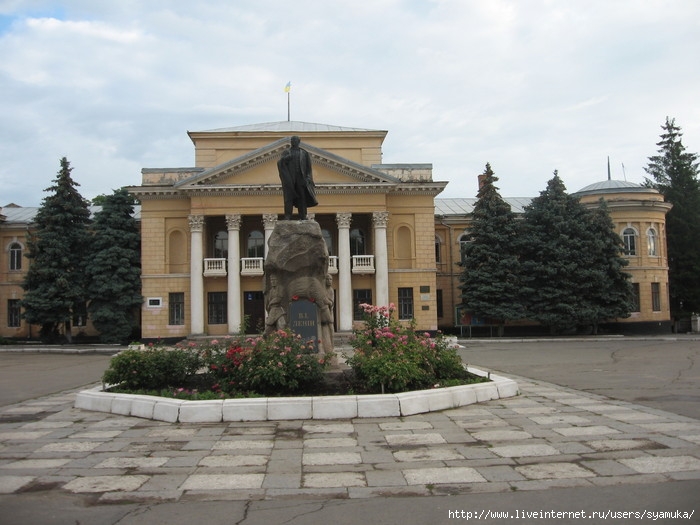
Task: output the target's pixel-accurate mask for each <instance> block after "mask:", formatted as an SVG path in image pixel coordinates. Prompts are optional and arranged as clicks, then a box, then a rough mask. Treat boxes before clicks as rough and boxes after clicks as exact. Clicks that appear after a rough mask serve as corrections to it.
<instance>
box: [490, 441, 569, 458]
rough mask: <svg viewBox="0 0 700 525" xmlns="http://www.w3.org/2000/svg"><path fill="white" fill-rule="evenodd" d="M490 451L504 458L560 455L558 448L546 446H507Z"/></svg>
mask: <svg viewBox="0 0 700 525" xmlns="http://www.w3.org/2000/svg"><path fill="white" fill-rule="evenodd" d="M489 450H490V451H491V452H493V453H494V454H497V455H499V456H501V457H504V458H517V457H528V456H538V457H539V456H557V455H559V451H558V450H557V449H556V448H554V447H553V446H551V445H546V444H532V445H506V446H500V447H491V448H490V449H489Z"/></svg>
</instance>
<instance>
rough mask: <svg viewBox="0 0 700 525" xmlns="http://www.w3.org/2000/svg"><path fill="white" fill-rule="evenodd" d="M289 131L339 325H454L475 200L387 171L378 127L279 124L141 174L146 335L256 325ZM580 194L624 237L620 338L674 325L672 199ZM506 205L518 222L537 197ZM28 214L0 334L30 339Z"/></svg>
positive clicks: (7, 226) (88, 330)
mask: <svg viewBox="0 0 700 525" xmlns="http://www.w3.org/2000/svg"><path fill="white" fill-rule="evenodd" d="M293 135H297V136H299V137H300V138H301V141H302V144H301V145H302V147H303V148H304V149H306V151H308V152H309V154H310V156H311V161H312V166H313V175H314V180H315V184H316V193H317V196H318V201H319V204H318V206H316V207H314V208H310V209H309V211H310V212H311V216H312V217H313V219H314V220H315V221H317V222H318V224H319V225H320V227H321V230H322V233H323V236H324V238H325V241H326V245H327V247H328V252H329V254H330V262H329V272H330V274H331V275H332V277H333V289H334V292H335V305H334V314H335V329H336V331H338V332H349V331H350V330H351V329H352V328H353V325H354V324H355V323H356V322H357V321H359V320H360V319H361V311H360V309H359V308H358V306H359V304H361V303H371V304H375V305H387V304H389V303H393V304H394V305H395V306H396V315H397V317H398V318H399V319H401V320H404V321H406V322H409V321H411V320H415V323H416V327H417V329H419V330H430V331H432V330H436V329H443V330H450V331H452V330H455V327H456V326H457V325H459V322H460V320H459V319H457V317H456V315H455V307H456V306H457V305H459V303H460V302H461V297H460V290H459V274H460V270H461V268H460V266H459V265H458V263H459V260H460V254H461V250H460V244H461V243H462V242H466V241H467V240H468V231H469V226H470V222H471V214H472V212H473V207H474V204H475V203H476V198H462V199H441V198H439V197H438V195H439V194H440V193H441V192H442V190H443V189H444V188H445V186H446V184H447V182H440V181H434V180H433V174H432V165H431V164H383V163H382V143H383V141H384V139H385V137H386V135H387V132H386V131H381V130H372V129H359V128H347V127H340V126H328V125H323V124H310V123H304V122H294V121H291V122H289V121H283V122H274V123H268V124H258V125H249V126H240V127H233V128H224V129H216V130H209V131H197V132H189V136H190V138H191V140H192V143H193V145H194V167H185V168H183V167H176V168H145V169H143V170H142V174H141V178H142V180H141V184H140V185H134V186H131V187H129V191H130V192H131V193H132V194H133V195H134V196H135V197H137V198H138V199H139V201H140V202H141V205H140V207H137V208H136V210H135V214H136V218H137V220H139V221H140V227H141V240H142V295H143V296H144V302H143V306H142V311H141V325H142V326H141V328H142V337H143V338H144V339H158V338H163V339H165V338H168V339H170V338H184V337H188V336H192V335H202V334H206V335H225V334H234V333H240V332H242V331H243V330H246V331H247V332H248V333H253V332H257V331H258V329H259V328H261V327H262V325H263V323H264V318H265V309H264V295H263V276H264V271H265V265H264V262H265V256H266V247H267V240H268V238H269V236H270V234H271V233H272V230H273V229H274V226H275V223H276V221H278V220H280V218H281V217H282V215H283V196H282V187H281V183H280V179H279V176H278V170H277V161H278V160H279V158H280V157H281V155H282V152H283V151H284V150H285V149H286V148H287V147H289V142H290V137H291V136H293ZM476 179H477V177H476V176H475V177H474V180H475V186H476ZM475 193H476V192H475ZM574 195H576V196H577V197H579V198H580V200H581V202H582V203H584V204H585V205H586V206H592V207H593V206H598V205H599V200H600V199H601V198H603V199H605V201H606V202H607V205H608V208H609V210H610V214H611V217H612V219H613V222H614V224H615V228H616V231H617V232H618V233H619V234H620V236H621V237H622V239H623V240H624V244H625V252H626V257H627V258H628V259H629V261H630V265H629V266H628V267H627V271H628V272H629V273H631V274H632V282H633V286H634V290H635V299H636V306H635V311H634V312H633V313H632V316H631V317H629V318H627V319H618V320H612V321H613V322H614V323H615V324H617V327H618V329H619V330H620V331H625V330H630V331H633V330H637V331H640V330H644V331H649V330H654V331H662V332H663V331H670V329H671V328H670V310H669V301H668V259H667V252H666V230H665V217H666V213H667V212H668V210H669V209H670V207H671V206H670V204H668V203H665V202H664V200H663V197H662V196H661V195H660V194H659V193H658V192H657V191H656V190H653V189H649V188H644V187H642V186H640V185H638V184H633V183H628V182H624V181H614V180H605V181H603V182H600V183H596V184H592V185H590V186H587V187H586V188H583V189H582V190H580V191H578V192H577V193H575V194H574ZM506 201H507V202H508V203H509V204H510V205H511V208H512V209H513V211H514V212H515V213H516V214H522V212H523V210H524V207H525V206H527V204H529V203H530V201H531V198H529V197H528V198H507V199H506ZM36 211H37V208H24V207H19V206H15V205H11V206H6V207H4V208H0V336H1V337H11V338H30V337H35V336H36V335H37V334H38V327H30V326H28V325H27V323H26V322H25V321H24V320H23V319H22V318H21V308H20V302H19V301H20V299H21V298H22V296H23V290H22V287H21V283H22V281H23V279H24V274H25V273H26V270H27V268H28V264H29V260H28V259H26V257H24V254H25V253H26V249H27V235H28V232H29V231H31V228H32V221H33V218H34V215H35V214H36ZM94 211H96V210H95V209H93V212H94ZM518 324H520V325H523V324H527V323H518ZM507 333H508V332H507ZM79 334H85V335H94V334H95V330H94V329H93V327H92V326H91V323H90V320H89V319H86V318H84V317H80V316H78V317H76V319H74V323H73V335H74V336H75V335H79Z"/></svg>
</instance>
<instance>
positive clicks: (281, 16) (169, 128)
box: [0, 0, 700, 206]
mask: <svg viewBox="0 0 700 525" xmlns="http://www.w3.org/2000/svg"><path fill="white" fill-rule="evenodd" d="M0 57H2V58H1V59H0V115H2V119H1V121H2V125H1V126H0V206H3V205H7V204H8V203H15V204H18V205H20V206H38V205H40V204H41V201H42V200H43V199H44V198H45V197H46V196H47V195H48V193H47V192H45V191H44V190H45V189H46V188H48V187H50V186H51V185H52V183H53V180H54V179H55V177H56V174H57V172H58V170H59V167H60V164H59V163H60V159H61V158H62V157H64V156H65V157H67V158H68V160H69V161H70V164H71V166H72V167H73V172H72V177H73V179H74V180H75V181H76V182H77V183H78V184H79V187H78V190H79V191H80V193H81V194H82V195H83V196H84V197H85V198H87V199H91V198H93V197H95V196H96V195H100V194H109V193H111V192H112V191H113V190H115V189H117V188H119V187H122V186H129V185H139V184H140V182H141V169H142V168H164V167H190V166H193V165H194V147H193V145H192V142H191V141H190V139H189V137H188V136H187V131H203V130H208V129H216V128H224V127H233V126H241V125H245V124H255V123H263V122H275V121H283V120H287V94H286V93H285V91H284V87H285V85H286V84H287V82H291V92H290V106H291V120H298V121H303V122H314V123H322V124H331V125H337V126H348V127H357V128H369V129H380V130H386V131H388V135H387V137H386V139H385V141H384V146H383V162H384V163H387V164H395V163H432V165H433V179H434V180H439V181H449V184H448V185H447V187H446V189H445V190H444V191H443V192H442V193H441V194H440V195H439V197H445V198H460V197H475V196H476V193H477V175H478V174H479V173H482V172H483V171H484V167H485V165H486V163H487V162H488V163H490V164H491V166H492V168H493V170H494V172H495V173H496V176H497V177H498V178H499V181H498V182H497V186H498V187H499V188H500V193H501V195H502V196H504V197H534V196H537V195H539V192H541V191H543V190H544V189H545V188H546V185H547V181H548V180H549V179H551V177H552V174H553V172H554V170H558V173H559V176H560V177H561V178H562V180H563V181H564V184H565V185H566V188H567V190H568V191H569V192H570V193H573V192H575V191H577V190H580V189H581V188H583V187H585V186H587V185H588V184H592V183H595V182H599V181H601V180H604V179H606V178H607V162H608V160H607V159H608V157H609V158H610V167H611V168H610V169H611V175H612V178H613V179H621V180H627V181H630V182H639V183H641V182H643V181H644V179H645V177H646V173H645V171H644V167H645V166H646V165H647V164H648V158H649V157H650V156H652V155H654V154H656V152H657V150H658V147H657V145H656V143H657V142H658V141H659V139H660V134H661V132H662V129H661V126H662V125H663V123H664V122H665V120H666V117H667V116H668V117H671V118H674V119H675V121H676V124H677V125H679V126H680V127H681V129H682V132H683V144H684V145H685V146H686V148H687V150H688V151H689V152H700V103H699V101H698V100H699V95H700V2H698V1H697V0H663V1H662V0H566V1H564V0H488V1H485V0H366V1H362V0H356V1H354V2H347V1H341V0H296V1H293V2H290V1H282V0H235V1H233V0H199V1H198V2H192V1H184V0H148V1H142V0H119V1H118V2H112V1H109V2H105V1H95V0H53V1H48V0H0Z"/></svg>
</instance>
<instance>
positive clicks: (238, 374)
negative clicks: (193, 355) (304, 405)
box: [202, 330, 328, 396]
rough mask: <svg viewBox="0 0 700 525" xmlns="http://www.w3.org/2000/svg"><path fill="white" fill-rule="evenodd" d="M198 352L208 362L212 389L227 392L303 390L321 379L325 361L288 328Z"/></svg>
mask: <svg viewBox="0 0 700 525" xmlns="http://www.w3.org/2000/svg"><path fill="white" fill-rule="evenodd" d="M202 354H203V355H204V356H205V361H206V362H207V364H208V368H209V375H210V377H211V378H212V388H214V389H215V390H216V389H220V390H222V391H224V392H227V393H229V394H235V393H237V392H239V393H240V392H255V393H258V394H262V395H268V396H274V395H285V394H294V393H299V392H303V391H304V390H305V389H307V388H309V387H312V386H317V385H318V384H319V383H321V382H322V381H323V371H324V369H325V368H326V366H327V364H328V363H327V361H326V360H325V358H324V356H323V355H319V354H317V353H314V348H313V345H312V344H310V343H307V342H305V341H303V340H302V338H301V336H300V335H298V334H294V333H292V332H291V331H289V330H278V331H277V332H275V333H273V334H271V335H270V336H268V337H266V338H263V337H255V338H249V339H246V340H232V341H231V342H230V343H228V344H227V345H224V346H219V348H216V347H215V346H214V345H209V347H208V348H206V349H204V351H203V352H202Z"/></svg>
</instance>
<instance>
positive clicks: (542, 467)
mask: <svg viewBox="0 0 700 525" xmlns="http://www.w3.org/2000/svg"><path fill="white" fill-rule="evenodd" d="M515 470H516V471H518V472H519V473H520V474H522V475H523V476H525V477H526V478H529V479H562V478H592V477H594V476H595V473H593V472H591V471H590V470H587V469H584V468H582V467H580V466H578V465H574V464H572V463H540V464H537V465H522V466H519V467H515Z"/></svg>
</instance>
